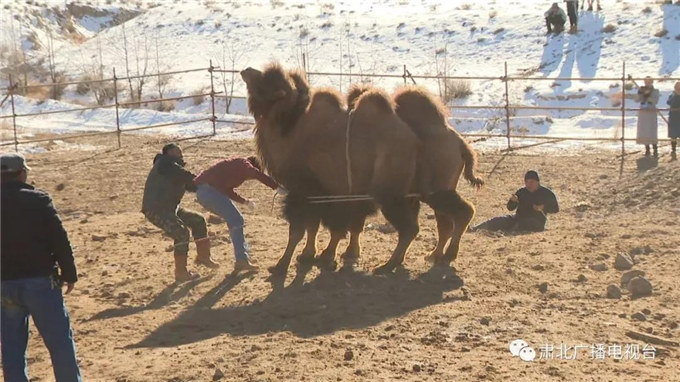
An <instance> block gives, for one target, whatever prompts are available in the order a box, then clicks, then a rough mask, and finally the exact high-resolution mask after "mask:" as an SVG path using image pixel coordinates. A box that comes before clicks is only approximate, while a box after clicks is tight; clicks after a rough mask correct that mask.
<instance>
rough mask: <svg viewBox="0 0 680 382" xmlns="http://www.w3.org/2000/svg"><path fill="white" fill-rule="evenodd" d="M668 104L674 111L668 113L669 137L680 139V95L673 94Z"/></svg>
mask: <svg viewBox="0 0 680 382" xmlns="http://www.w3.org/2000/svg"><path fill="white" fill-rule="evenodd" d="M666 103H667V104H668V106H669V107H670V108H671V109H672V110H671V111H670V112H669V113H668V137H669V138H680V94H675V93H671V95H670V96H669V97H668V101H666Z"/></svg>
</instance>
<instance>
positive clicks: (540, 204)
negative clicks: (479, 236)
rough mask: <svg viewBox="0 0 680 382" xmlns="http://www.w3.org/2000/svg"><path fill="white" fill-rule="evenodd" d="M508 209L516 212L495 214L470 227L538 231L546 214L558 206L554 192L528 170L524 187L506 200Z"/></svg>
mask: <svg viewBox="0 0 680 382" xmlns="http://www.w3.org/2000/svg"><path fill="white" fill-rule="evenodd" d="M507 207H508V210H509V211H514V210H517V212H516V213H515V214H514V215H505V216H497V217H495V218H492V219H489V220H487V221H485V222H483V223H481V224H479V225H476V226H474V227H471V228H470V231H473V232H474V231H478V230H480V229H484V230H488V231H505V232H508V231H531V232H540V231H543V230H544V229H545V223H546V222H547V221H548V218H547V214H554V213H557V212H559V210H560V207H559V204H558V202H557V197H556V196H555V194H554V193H553V192H552V191H551V190H550V189H549V188H547V187H543V186H541V180H540V178H539V177H538V173H537V172H536V171H534V170H529V171H527V173H526V174H525V175H524V187H522V188H520V189H519V190H517V192H515V193H514V194H513V195H512V196H511V197H510V200H508V205H507Z"/></svg>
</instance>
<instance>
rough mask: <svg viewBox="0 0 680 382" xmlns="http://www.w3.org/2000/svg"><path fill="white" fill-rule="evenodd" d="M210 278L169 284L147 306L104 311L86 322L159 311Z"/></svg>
mask: <svg viewBox="0 0 680 382" xmlns="http://www.w3.org/2000/svg"><path fill="white" fill-rule="evenodd" d="M210 278H212V276H209V277H202V278H200V279H196V280H193V281H189V282H187V283H184V284H177V283H173V284H170V285H168V286H167V287H165V289H163V290H162V291H161V292H160V293H159V294H158V295H156V297H154V299H153V300H152V301H151V302H149V303H148V304H145V305H140V306H125V307H122V308H111V309H105V310H102V311H101V312H99V313H97V314H95V315H94V316H92V317H90V318H89V319H88V321H93V320H104V319H108V318H118V317H125V316H131V315H133V314H137V313H141V312H144V311H146V310H155V309H161V308H163V307H164V306H166V305H168V304H169V303H170V302H173V301H177V300H180V299H181V298H183V297H186V296H187V295H188V294H189V292H190V291H191V290H192V289H193V288H194V287H195V286H196V285H198V284H200V283H202V282H203V281H206V280H208V279H210Z"/></svg>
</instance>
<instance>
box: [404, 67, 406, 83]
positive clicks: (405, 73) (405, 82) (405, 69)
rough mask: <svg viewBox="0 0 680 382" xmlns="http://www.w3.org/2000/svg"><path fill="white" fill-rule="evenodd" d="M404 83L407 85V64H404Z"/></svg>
mask: <svg viewBox="0 0 680 382" xmlns="http://www.w3.org/2000/svg"><path fill="white" fill-rule="evenodd" d="M404 85H406V65H405V64H404Z"/></svg>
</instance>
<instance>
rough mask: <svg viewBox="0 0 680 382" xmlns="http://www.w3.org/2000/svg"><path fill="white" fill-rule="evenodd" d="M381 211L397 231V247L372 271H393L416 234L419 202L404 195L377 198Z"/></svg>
mask: <svg viewBox="0 0 680 382" xmlns="http://www.w3.org/2000/svg"><path fill="white" fill-rule="evenodd" d="M379 202H380V204H381V208H382V213H383V215H384V216H385V218H386V219H387V221H389V222H390V223H391V224H392V225H393V226H394V228H396V229H397V232H398V233H399V241H398V243H397V247H396V248H395V249H394V251H393V252H392V256H391V257H390V259H389V260H388V261H387V262H386V263H385V264H383V265H381V266H379V267H378V268H376V269H375V270H374V273H387V272H391V271H393V270H394V269H395V268H396V267H398V266H400V265H401V264H402V263H403V262H404V257H405V256H406V251H407V250H408V248H409V246H411V242H413V239H415V237H416V235H418V231H419V228H418V210H419V209H420V203H419V202H418V201H417V200H415V199H410V200H409V199H408V198H405V197H389V198H386V199H383V200H379Z"/></svg>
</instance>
